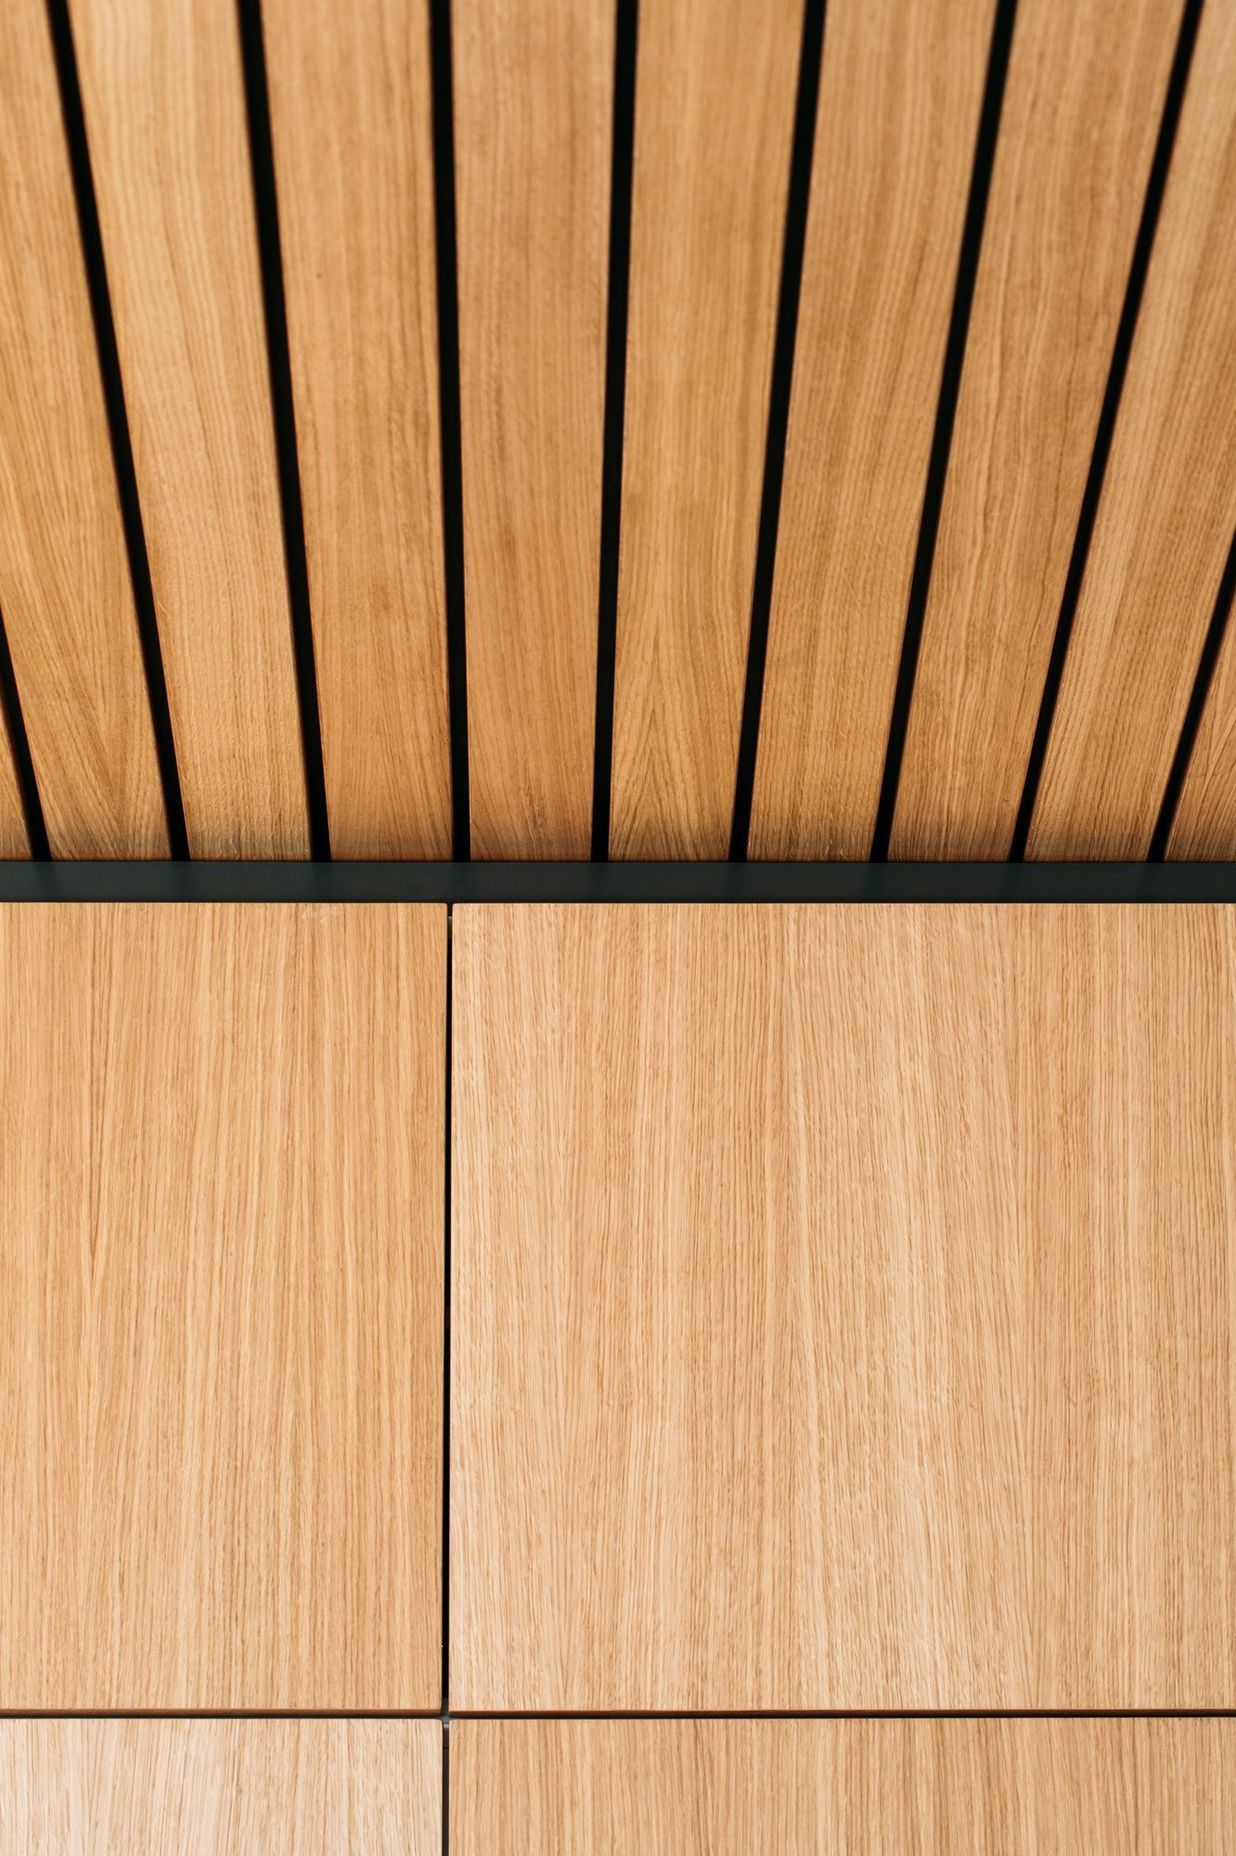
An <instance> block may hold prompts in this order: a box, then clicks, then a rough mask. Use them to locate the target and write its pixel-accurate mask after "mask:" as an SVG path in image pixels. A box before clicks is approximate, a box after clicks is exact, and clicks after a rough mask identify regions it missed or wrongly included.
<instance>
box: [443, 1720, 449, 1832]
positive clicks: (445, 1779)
mask: <svg viewBox="0 0 1236 1856" xmlns="http://www.w3.org/2000/svg"><path fill="white" fill-rule="evenodd" d="M450 1851H451V1723H450V1721H449V1720H448V1719H447V1718H446V1716H445V1715H444V1716H443V1718H442V1856H450Z"/></svg>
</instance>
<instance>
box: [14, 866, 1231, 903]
mask: <svg viewBox="0 0 1236 1856" xmlns="http://www.w3.org/2000/svg"><path fill="white" fill-rule="evenodd" d="M0 902H292V903H295V902H447V903H451V902H461V903H466V902H514V903H519V902H679V903H710V902H748V903H761V902H821V903H840V902H887V903H907V902H953V903H956V902H1236V863H1193V864H1186V863H1176V864H1150V863H1137V864H1118V863H1091V864H1080V863H1033V864H996V863H981V864H980V863H935V864H913V863H896V864H865V863H847V864H838V863H834V864H808V863H755V864H752V863H747V864H736V863H604V864H602V863H497V862H495V863H350V862H349V863H329V864H328V863H309V862H305V863H256V862H255V863H212V862H194V863H186V864H175V863H167V862H158V863H154V862H150V863H146V862H135V863H122V862H117V863H87V862H80V863H66V862H52V863H45V864H33V863H25V862H22V863H0Z"/></svg>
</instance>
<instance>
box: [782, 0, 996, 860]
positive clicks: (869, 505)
mask: <svg viewBox="0 0 1236 1856" xmlns="http://www.w3.org/2000/svg"><path fill="white" fill-rule="evenodd" d="M993 10H994V9H993V5H992V0H926V3H925V4H922V5H918V6H915V7H912V8H908V9H907V8H905V7H902V6H901V5H900V4H898V0H874V3H873V0H837V3H836V4H834V5H831V6H830V7H829V8H828V12H827V17H826V23H825V28H824V66H823V76H822V80H821V89H820V102H819V126H818V130H817V135H816V146H815V169H814V174H813V177H812V185H811V204H810V211H809V218H808V228H807V249H806V255H805V261H804V273H803V286H802V302H801V308H800V311H799V324H798V341H797V346H796V350H795V357H794V383H793V392H792V397H791V404H790V424H789V435H788V440H787V451H786V462H785V484H784V490H783V493H782V503H781V521H780V529H779V534H778V541H777V570H776V578H775V581H774V584H773V598H772V612H771V618H770V625H769V639H768V670H767V680H766V684H765V690H764V705H763V719H762V725H761V732H760V743H759V752H758V756H757V760H756V776H755V799H754V806H753V811H752V820H751V840H750V850H751V855H752V856H753V857H761V858H779V857H853V858H863V857H866V856H867V855H868V852H869V850H870V846H871V837H872V829H873V825H874V822H875V812H876V805H877V801H878V798H879V792H880V781H881V775H882V772H883V766H884V754H885V745H886V741H887V737H888V726H889V714H890V710H891V707H892V699H893V688H894V683H895V680H896V676H897V668H898V661H899V654H900V650H901V642H902V634H903V630H904V625H905V616H906V601H907V597H908V593H909V586H910V576H911V569H912V565H913V560H914V551H915V544H916V538H917V535H918V527H919V518H920V513H921V510H922V502H923V485H924V479H925V476H926V471H927V461H928V452H929V448H930V446H931V441H932V433H933V426H934V421H935V417H936V407H937V398H938V393H939V388H940V376H941V368H942V364H943V358H944V349H945V341H946V336H947V332H948V324H949V313H950V306H951V303H952V296H953V287H954V281H955V277H956V273H957V262H958V247H959V243H960V239H961V231H962V221H963V216H964V214H965V210H966V199H967V190H968V187H969V184H970V175H971V162H972V157H973V154H974V147H975V137H976V131H977V125H978V120H979V110H980V105H981V103H982V98H983V83H984V75H985V71H986V64H987V55H988V46H989V41H990V37H991V28H992V17H993Z"/></svg>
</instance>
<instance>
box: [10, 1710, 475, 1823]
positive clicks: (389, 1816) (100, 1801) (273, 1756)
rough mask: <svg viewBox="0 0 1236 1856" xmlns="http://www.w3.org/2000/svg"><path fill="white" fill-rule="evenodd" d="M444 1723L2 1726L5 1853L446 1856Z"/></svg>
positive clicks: (20, 1723)
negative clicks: (283, 1852)
mask: <svg viewBox="0 0 1236 1856" xmlns="http://www.w3.org/2000/svg"><path fill="white" fill-rule="evenodd" d="M441 1792H442V1730H441V1728H440V1727H439V1725H438V1723H437V1722H436V1721H271V1720H268V1721H259V1720H246V1721H183V1720H182V1721H157V1720H146V1721H118V1720H112V1721H46V1720H44V1721H0V1848H3V1850H4V1851H5V1852H6V1856H8V1853H9V1852H12V1853H13V1856H16V1853H17V1852H18V1851H23V1852H37V1856H138V1852H140V1856H256V1853H257V1852H263V1851H272V1852H273V1851H276V1850H288V1851H295V1852H296V1856H341V1852H344V1851H347V1852H349V1856H439V1852H440V1850H441V1847H442V1800H441Z"/></svg>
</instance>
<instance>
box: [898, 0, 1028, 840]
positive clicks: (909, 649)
mask: <svg viewBox="0 0 1236 1856" xmlns="http://www.w3.org/2000/svg"><path fill="white" fill-rule="evenodd" d="M1016 17H1017V0H1000V4H999V6H998V7H997V9H996V17H995V20H994V21H993V23H992V29H991V49H990V51H989V53H988V57H987V78H986V83H985V86H984V90H983V108H982V113H981V115H980V117H979V126H978V134H977V136H976V137H975V143H974V166H973V169H972V172H971V176H970V197H969V199H968V200H967V201H966V217H965V224H964V226H963V228H962V234H961V249H960V252H959V254H958V258H957V281H956V283H955V285H954V287H953V308H952V314H951V316H950V318H949V329H948V341H947V343H946V345H945V350H944V367H943V370H942V372H941V376H940V398H939V401H938V403H937V406H936V424H935V431H934V432H933V433H932V439H931V455H930V458H929V460H928V464H927V481H926V484H925V486H924V490H923V511H922V515H921V517H920V520H919V528H918V545H917V547H916V548H915V551H914V570H913V573H912V574H911V577H910V596H909V600H908V602H907V606H906V624H905V632H904V635H903V638H902V645H901V662H900V664H899V665H898V667H897V684H896V688H895V690H894V693H893V707H892V712H891V714H890V716H889V724H888V745H887V747H886V749H885V754H884V777H883V780H882V781H881V785H880V802H879V805H878V806H877V807H876V820H875V831H874V833H873V835H872V843H871V856H872V859H873V861H874V862H876V863H884V862H885V861H886V860H887V858H888V846H889V840H890V838H891V837H892V832H893V813H894V811H895V810H896V806H897V787H898V784H899V782H900V780H901V762H902V757H903V755H904V753H905V745H906V729H907V726H908V725H909V720H910V704H911V702H912V701H913V698H914V678H915V675H916V673H917V671H918V657H919V649H920V647H921V645H922V642H923V622H924V619H925V618H926V615H927V595H928V593H929V592H930V590H931V572H932V568H933V566H934V564H935V557H936V537H937V535H938V533H939V529H940V511H941V508H942V507H943V503H944V485H945V481H946V479H947V477H948V460H949V452H950V450H951V449H952V443H953V423H954V421H955V419H956V417H957V399H958V395H959V394H960V392H961V374H962V368H963V367H964V365H965V358H966V338H967V336H968V335H969V332H970V312H971V310H972V309H973V307H974V287H975V283H976V281H977V278H978V266H979V254H980V253H981V251H982V248H983V225H984V222H985V220H986V218H987V200H988V196H989V194H990V192H991V174H992V168H993V166H994V163H995V158H996V140H997V137H998V136H999V133H1000V112H1001V109H1002V108H1003V105H1004V85H1005V79H1006V78H1007V77H1008V69H1009V54H1010V52H1011V50H1012V47H1013V26H1014V22H1015V20H1016Z"/></svg>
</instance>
